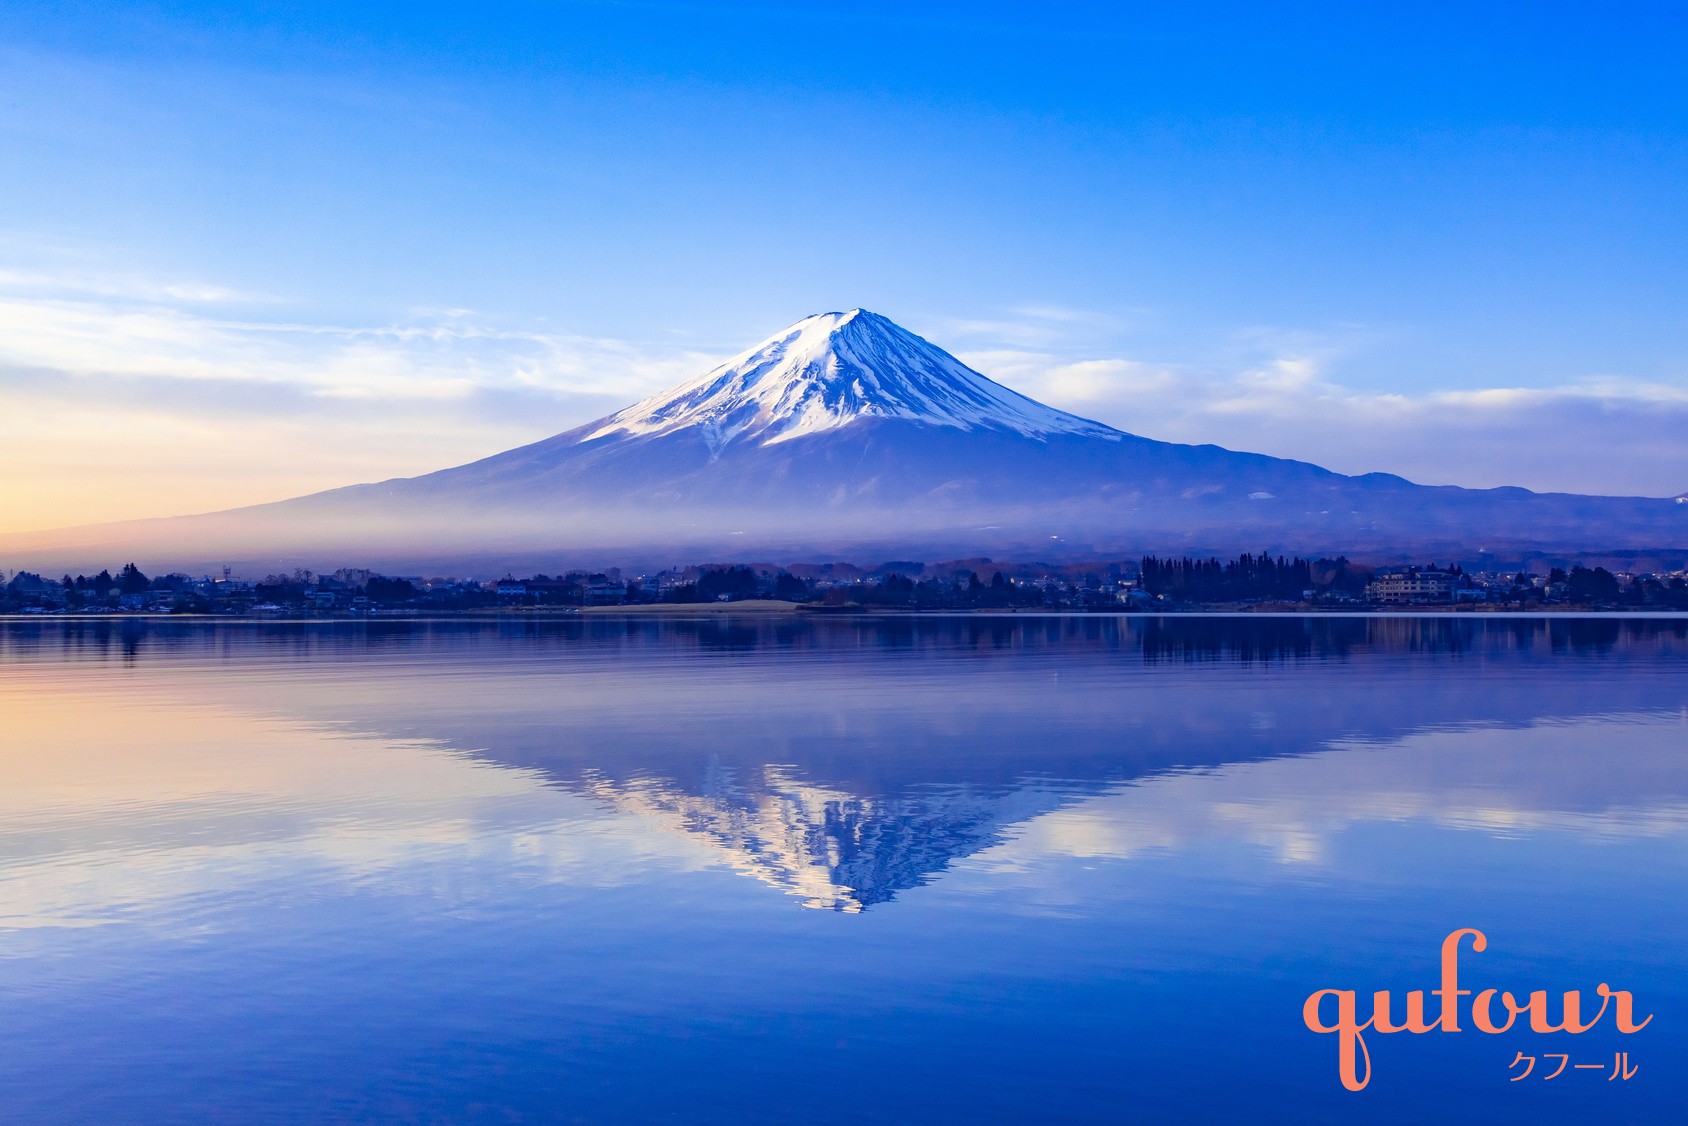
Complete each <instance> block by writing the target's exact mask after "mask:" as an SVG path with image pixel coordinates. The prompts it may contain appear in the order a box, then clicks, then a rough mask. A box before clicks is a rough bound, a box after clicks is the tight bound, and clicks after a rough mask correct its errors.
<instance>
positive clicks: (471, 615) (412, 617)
mask: <svg viewBox="0 0 1688 1126" xmlns="http://www.w3.org/2000/svg"><path fill="white" fill-rule="evenodd" d="M735 617H742V618H757V619H765V618H805V619H808V620H812V621H821V620H828V619H862V618H1088V619H1110V620H1118V619H1126V620H1131V619H1147V618H1484V619H1489V618H1527V619H1528V618H1583V619H1587V618H1608V619H1610V618H1637V619H1665V620H1671V619H1679V620H1684V621H1688V610H1587V609H1563V610H1561V609H1531V610H1471V609H1461V610H1448V609H1441V608H1436V607H1425V608H1423V609H1407V608H1400V607H1392V608H1390V609H1387V610H1384V609H1379V610H1354V609H1343V610H1317V609H1305V610H1250V609H1241V608H1237V609H1231V608H1206V609H1193V610H1151V611H1143V610H1132V611H1125V610H1048V609H1035V610H1032V609H1026V610H1018V609H1012V608H1000V609H981V610H896V609H868V608H866V607H844V608H830V607H829V608H824V609H823V608H819V607H813V606H807V605H804V604H801V603H795V602H788V603H770V602H767V601H763V602H757V601H745V602H727V603H719V604H686V603H681V604H666V605H664V604H652V605H643V606H580V607H570V608H568V609H561V610H555V611H543V610H540V611H535V610H532V609H528V610H522V611H511V612H506V613H499V612H493V613H487V612H483V611H476V612H465V613H460V614H450V613H448V614H439V613H434V614H380V615H359V616H351V615H345V616H321V617H317V616H308V615H282V616H264V615H252V614H145V613H133V612H131V613H117V612H113V613H95V614H86V613H82V614H0V623H5V624H11V623H24V622H30V623H38V622H159V623H162V622H182V623H184V624H186V623H193V624H198V625H203V624H206V623H212V624H216V623H223V624H228V625H380V624H383V623H398V622H429V623H433V622H512V621H536V622H557V621H573V620H580V619H593V620H603V619H614V618H631V619H658V620H660V619H664V618H675V619H698V618H735Z"/></svg>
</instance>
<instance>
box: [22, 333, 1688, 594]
mask: <svg viewBox="0 0 1688 1126" xmlns="http://www.w3.org/2000/svg"><path fill="white" fill-rule="evenodd" d="M24 539H25V537H18V536H13V537H5V538H4V539H0V554H4V555H5V556H9V557H16V558H22V557H23V554H22V553H23V552H24V551H25V550H28V549H29V548H31V547H33V548H34V549H35V557H37V558H38V557H39V555H40V554H41V553H42V552H50V553H51V554H52V555H53V556H55V557H60V558H69V557H71V556H76V557H81V556H82V555H85V554H88V553H89V552H91V551H92V550H93V549H94V548H95V547H96V546H98V547H101V548H103V549H105V550H106V551H108V552H109V551H120V552H121V551H128V552H130V553H131V554H135V555H137V556H149V557H153V558H156V559H162V560H168V561H176V560H193V561H200V560H206V561H209V560H217V559H229V558H242V559H257V558H275V557H294V558H298V557H305V556H308V557H310V558H314V559H319V560H326V559H328V558H339V559H345V560H347V561H349V562H355V561H371V562H373V561H378V560H384V561H398V560H404V561H411V562H417V563H420V562H424V561H428V562H432V561H443V560H446V559H450V558H468V557H477V558H487V559H491V558H508V559H515V558H535V559H540V558H551V559H555V558H557V557H558V556H559V555H560V554H561V555H569V554H571V553H572V554H581V553H585V554H587V555H596V556H600V557H601V556H603V555H604V554H605V553H606V552H613V551H626V552H633V553H635V554H638V553H641V552H643V553H645V554H652V553H658V552H660V553H663V554H670V553H673V552H676V551H680V550H693V551H697V552H732V553H733V554H734V555H735V556H737V557H741V558H743V557H748V553H749V552H750V551H751V550H752V549H754V550H755V551H757V552H758V553H769V552H781V551H784V552H792V553H814V552H845V551H850V550H853V549H854V550H860V551H864V552H865V551H868V550H871V549H879V550H885V551H892V552H894V553H902V552H907V551H913V550H927V551H935V552H937V551H953V552H957V553H963V554H965V553H971V552H976V551H980V550H994V551H1004V550H1035V551H1037V553H1038V554H1039V555H1040V556H1042V557H1052V556H1061V555H1072V554H1076V553H1089V552H1135V551H1141V550H1155V551H1164V550H1186V549H1197V548H1200V549H1211V550H1234V549H1238V548H1242V547H1251V548H1253V547H1258V546H1261V545H1266V546H1269V547H1273V548H1274V549H1276V548H1277V547H1280V546H1281V547H1283V548H1287V549H1291V550H1300V551H1319V550H1331V551H1347V552H1350V553H1352V552H1356V551H1373V552H1380V551H1386V552H1424V551H1433V550H1437V549H1447V550H1455V551H1474V550H1477V549H1480V548H1488V549H1491V550H1494V549H1504V548H1519V549H1526V550H1528V549H1534V550H1559V551H1588V550H1612V549H1624V548H1628V549H1636V548H1656V549H1680V548H1683V547H1684V546H1688V506H1685V505H1681V504H1678V503H1675V502H1674V501H1673V500H1671V499H1655V498H1644V497H1593V496H1578V495H1571V494H1539V493H1533V492H1530V491H1528V490H1525V489H1520V488H1500V489H1481V490H1472V489H1462V488H1456V487H1452V486H1421V485H1415V484H1413V483H1411V482H1409V481H1407V480H1405V479H1403V478H1400V477H1396V476H1392V475H1389V474H1382V473H1372V474H1365V475H1362V476H1345V475H1342V474H1338V473H1333V472H1331V471H1329V470H1326V469H1321V468H1319V467H1318V466H1316V465H1311V464H1308V463H1306V462H1301V461H1293V460H1286V459H1283V458H1275V457H1267V456H1264V455H1261V454H1251V453H1241V452H1237V451H1233V450H1227V449H1222V448H1220V447H1218V446H1211V445H1199V446H1196V445H1181V444H1175V443H1170V442H1160V441H1155V440H1152V439H1149V438H1143V437H1139V436H1137V435H1134V434H1129V433H1126V432H1124V431H1121V430H1116V429H1114V428H1113V427H1110V426H1106V425H1103V424H1102V423H1099V422H1093V421H1091V420H1089V419H1085V418H1080V417H1078V416H1076V415H1072V414H1068V413H1066V412H1064V411H1060V410H1056V409H1055V408H1053V407H1049V406H1046V405H1044V404H1042V403H1039V402H1036V401H1035V400H1033V399H1029V398H1027V397H1026V396H1024V395H1021V394H1018V393H1016V392H1014V391H1012V390H1010V389H1008V388H1007V387H1004V386H1002V385H1001V384H998V383H995V382H993V381H992V380H990V379H988V378H986V377H985V376H984V375H981V374H980V373H978V372H976V371H973V370H972V369H971V368H969V367H967V366H966V365H965V364H963V363H962V362H961V361H959V360H957V359H956V358H955V357H954V356H951V355H950V354H949V353H947V352H945V351H944V350H943V349H941V348H939V347H937V346H936V345H934V344H931V343H929V342H928V341H926V340H923V339H921V338H920V337H918V336H916V335H914V334H913V333H910V332H908V331H907V330H905V329H903V328H901V327H899V326H898V325H896V324H894V323H892V322H891V321H890V320H888V319H886V318H885V317H882V316H879V315H878V314H875V313H870V312H867V311H865V310H862V309H856V310H852V311H850V312H847V313H822V314H818V315H815V316H811V317H807V318H805V319H803V320H801V321H798V322H797V323H796V324H794V325H792V326H791V327H789V328H787V329H785V330H784V331H782V332H779V333H776V334H775V335H774V336H771V337H769V338H768V339H767V340H765V341H763V342H762V343H761V344H758V345H757V346H756V347H754V348H751V349H750V350H748V351H746V352H743V353H741V354H740V355H738V356H735V357H733V358H732V359H731V360H729V361H727V362H726V363H725V364H723V365H722V366H721V367H719V368H716V369H715V370H713V371H710V372H708V373H707V374H705V375H703V376H700V377H699V378H697V379H695V380H693V381H691V382H689V383H684V384H681V385H680V386H677V387H674V388H671V389H670V390H667V391H663V392H661V393H659V394H657V395H654V396H652V397H650V398H648V399H645V400H644V401H642V402H639V403H635V404H634V405H632V406H630V407H627V408H626V409H624V410H621V411H618V412H616V413H614V414H611V415H608V416H606V417H604V418H600V419H597V420H595V421H593V422H589V423H587V424H586V425H584V426H580V427H577V428H575V429H573V430H570V431H567V432H566V433H562V434H558V435H556V436H554V437H551V438H547V439H544V440H543V441H539V442H536V443H534V444H532V445H528V446H522V447H520V448H517V449H513V450H509V451H507V452H504V453H501V454H497V455H495V456H492V457H488V458H485V459H483V460H481V461H476V462H473V463H470V464H467V465H461V466H457V467H455V468H451V469H444V470H440V471H439V472H436V473H430V474H427V475H425V476H421V477H414V478H405V479H395V480H390V481H383V482H379V483H376V484H368V485H354V486H351V487H348V488H342V489H335V490H332V491H329V492H324V493H316V494H313V495H310V496H305V497H299V498H296V499H294V500H288V501H281V502H278V503H274V504H267V505H259V506H256V507H252V508H245V509H237V510H233V511H230V512H223V513H212V514H209V515H205V516H193V517H177V518H173V519H168V520H148V521H136V522H132V523H128V524H121V525H104V526H99V527H94V528H86V529H72V530H69V531H67V532H61V533H57V534H50V535H37V536H31V537H27V539H28V540H30V541H34V542H33V543H32V544H30V543H24V542H20V541H22V540H24Z"/></svg>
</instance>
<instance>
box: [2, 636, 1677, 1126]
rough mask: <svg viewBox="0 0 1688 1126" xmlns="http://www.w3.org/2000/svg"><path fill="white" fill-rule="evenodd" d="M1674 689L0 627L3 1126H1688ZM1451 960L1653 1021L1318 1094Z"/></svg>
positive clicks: (1074, 640) (1578, 642) (1376, 642)
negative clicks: (617, 1125)
mask: <svg viewBox="0 0 1688 1126" xmlns="http://www.w3.org/2000/svg"><path fill="white" fill-rule="evenodd" d="M1685 673H1688V623H1685V622H1684V621H1682V620H1638V619H1632V620H1616V619H1613V620H1600V619H1594V620H1570V619H1565V618H1559V619H1554V620H1528V619H1506V620H1495V619H1484V620H1474V619H1470V618H1460V619H1411V618H1387V619H1385V618H1371V619H1331V618H1321V619H1306V620H1304V619H1295V618H1279V619H1268V618H1238V619H1140V618H1139V619H1126V620H1115V619H1070V618H1065V619H1063V618H1000V619H998V618H954V619H925V620H912V619H898V620H843V619H835V620H823V621H785V620H780V621H751V620H729V621H703V622H698V621H690V622H688V621H672V622H667V623H664V622H657V621H650V620H640V621H619V620H610V619H596V620H592V621H584V620H576V621H564V622H553V623H539V624H530V623H519V622H518V623H511V622H506V623H498V624H488V623H472V622H457V623H401V624H395V625H367V626H364V625H331V624H325V625H280V624H274V625H255V624H239V625H179V624H174V623H168V622H161V623H145V624H142V623H134V622H132V623H115V622H107V623H93V622H87V623H75V622H71V623H51V622H48V623H38V622H28V623H24V622H13V623H0V1043H3V1044H4V1046H5V1047H4V1051H3V1052H0V1118H3V1119H5V1120H7V1121H18V1122H46V1121H90V1122H91V1121H99V1122H109V1121H139V1122H151V1121H181V1122H200V1121H206V1120H224V1121H300V1120H331V1121H332V1120H344V1119H360V1118H372V1119H383V1120H412V1121H459V1120H484V1121H493V1122H505V1121H553V1120H562V1121H572V1120H579V1121H592V1122H636V1121H663V1120H668V1121H678V1122H791V1121H796V1120H803V1121H808V1122H821V1123H826V1122H875V1121H894V1122H979V1121H1010V1122H1022V1121H1145V1122H1167V1121H1257V1122H1258V1121H1283V1122H1302V1121H1320V1120H1328V1121H1350V1120H1355V1119H1358V1118H1361V1117H1365V1118H1367V1119H1369V1120H1372V1121H1385V1122H1388V1121H1422V1120H1426V1119H1429V1120H1436V1119H1437V1118H1440V1119H1442V1120H1447V1121H1475V1120H1480V1119H1481V1120H1488V1121H1508V1120H1522V1119H1530V1118H1533V1119H1535V1120H1540V1121H1568V1122H1576V1121H1588V1120H1591V1119H1593V1118H1595V1117H1599V1118H1601V1119H1604V1120H1607V1121H1614V1122H1624V1121H1633V1122H1665V1121H1680V1120H1681V1119H1680V1115H1681V1108H1682V1106H1683V1105H1684V1103H1685V1101H1688V1055H1685V1049H1688V1033H1685V1031H1684V1030H1685V1029H1688V954H1685V951H1684V944H1683V938H1684V935H1685V934H1688V896H1685V895H1684V889H1685V888H1688V677H1685ZM1456 927H1479V928H1481V929H1482V930H1483V931H1484V932H1485V933H1486V934H1487V936H1488V939H1489V947H1488V950H1487V951H1486V952H1484V953H1483V954H1480V955H1479V954H1473V953H1471V952H1470V950H1469V948H1467V950H1466V952H1465V954H1464V955H1463V958H1462V964H1461V970H1462V975H1463V978H1464V980H1463V981H1462V984H1466V985H1474V987H1475V988H1478V989H1481V988H1485V987H1488V986H1494V987H1497V988H1503V989H1510V990H1514V991H1516V992H1519V993H1520V994H1522V993H1524V992H1527V991H1529V990H1532V989H1547V990H1549V991H1550V992H1551V993H1553V995H1554V996H1555V998H1557V995H1558V993H1559V992H1561V991H1563V990H1567V989H1581V990H1582V991H1583V993H1584V996H1585V998H1588V999H1592V998H1593V991H1594V986H1595V985H1596V984H1597V983H1598V982H1601V981H1607V982H1610V983H1612V985H1613V986H1615V987H1618V988H1627V989H1630V990H1632V991H1633V992H1634V993H1635V996H1636V999H1637V1008H1638V1009H1640V1010H1641V1011H1643V1012H1652V1013H1654V1014H1656V1017H1655V1020H1654V1022H1653V1024H1652V1025H1650V1026H1649V1027H1647V1028H1646V1029H1644V1030H1643V1031H1642V1032H1640V1033H1637V1034H1635V1035H1631V1036H1620V1035H1619V1034H1618V1033H1616V1032H1615V1031H1614V1030H1613V1028H1612V1027H1611V1025H1610V1022H1609V1021H1608V1023H1606V1024H1604V1025H1602V1026H1599V1027H1597V1028H1596V1029H1595V1030H1593V1031H1591V1032H1588V1033H1585V1034H1583V1035H1581V1036H1576V1037H1571V1036H1568V1035H1565V1034H1559V1035H1557V1036H1542V1035H1538V1034H1534V1033H1531V1032H1529V1031H1527V1030H1522V1029H1514V1030H1513V1031H1511V1032H1508V1033H1506V1034H1503V1035H1499V1036H1489V1035H1484V1034H1480V1033H1476V1032H1473V1031H1469V1030H1468V1031H1466V1032H1463V1033H1461V1034H1458V1035H1453V1034H1444V1033H1432V1034H1429V1035H1422V1036H1413V1035H1408V1034H1399V1035H1394V1036H1387V1037H1380V1036H1377V1035H1375V1034H1373V1035H1372V1036H1371V1037H1370V1039H1369V1040H1368V1043H1369V1044H1370V1045H1371V1052H1372V1059H1373V1067H1374V1070H1373V1077H1372V1081H1371V1084H1370V1085H1369V1086H1368V1087H1367V1088H1366V1090H1364V1091H1363V1092H1360V1093H1358V1094H1350V1093H1348V1092H1346V1091H1344V1090H1343V1089H1342V1087H1341V1086H1340V1084H1339V1082H1338V1078H1337V1068H1336V1057H1337V1049H1336V1044H1335V1043H1334V1039H1335V1038H1334V1037H1330V1036H1318V1035H1315V1034H1313V1033H1311V1032H1309V1031H1308V1030H1307V1029H1306V1028H1305V1027H1304V1026H1303V1024H1302V1019H1301V1005H1302V1001H1303V999H1304V998H1305V997H1306V996H1307V995H1308V994H1309V993H1310V992H1312V991H1313V990H1315V989H1319V988H1323V987H1327V986H1329V987H1344V988H1355V989H1358V990H1360V991H1361V992H1362V995H1365V994H1369V993H1370V991H1372V990H1379V989H1391V990H1394V991H1395V995H1396V997H1397V1004H1399V1003H1400V1001H1399V998H1400V997H1401V995H1402V994H1404V993H1405V991H1407V990H1410V989H1430V988H1434V987H1435V985H1436V984H1437V974H1438V969H1437V946H1438V944H1439V943H1440V941H1441V939H1442V937H1443V936H1444V935H1446V934H1447V933H1448V932H1449V931H1450V930H1452V929H1454V928H1456ZM1435 1004H1436V1003H1435V1000H1434V999H1432V1000H1431V1012H1432V1016H1434V1013H1435V1012H1436V1008H1435ZM1556 1004H1557V1003H1556ZM1617 1051H1628V1052H1629V1058H1630V1061H1631V1065H1632V1066H1633V1067H1635V1068H1636V1070H1635V1072H1634V1074H1633V1077H1632V1078H1629V1079H1627V1080H1616V1081H1613V1080H1608V1079H1607V1074H1608V1073H1609V1072H1610V1071H1611V1069H1612V1060H1613V1055H1614V1053H1615V1052H1617ZM1548 1052H1553V1053H1565V1054H1568V1055H1570V1056H1571V1057H1572V1058H1571V1060H1570V1062H1571V1063H1572V1064H1575V1063H1594V1062H1601V1061H1604V1069H1603V1070H1599V1071H1596V1070H1593V1069H1576V1070H1566V1071H1565V1072H1564V1073H1563V1074H1562V1075H1560V1076H1558V1077H1557V1078H1555V1079H1552V1080H1544V1079H1543V1078H1542V1076H1543V1075H1544V1073H1545V1072H1546V1071H1548V1070H1550V1069H1551V1068H1553V1067H1555V1066H1557V1060H1549V1059H1542V1060H1541V1061H1540V1062H1539V1063H1538V1064H1537V1065H1536V1070H1535V1072H1534V1074H1532V1075H1530V1076H1528V1077H1527V1078H1526V1079H1524V1080H1522V1081H1519V1082H1511V1081H1510V1076H1512V1075H1514V1074H1517V1070H1518V1069H1516V1068H1514V1069H1512V1070H1509V1066H1508V1065H1509V1064H1510V1063H1511V1062H1512V1061H1513V1059H1514V1057H1515V1055H1516V1054H1518V1053H1523V1054H1526V1055H1529V1054H1534V1055H1537V1056H1543V1055H1544V1054H1545V1053H1548Z"/></svg>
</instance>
